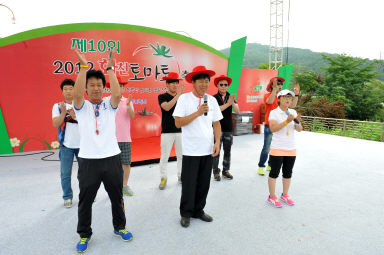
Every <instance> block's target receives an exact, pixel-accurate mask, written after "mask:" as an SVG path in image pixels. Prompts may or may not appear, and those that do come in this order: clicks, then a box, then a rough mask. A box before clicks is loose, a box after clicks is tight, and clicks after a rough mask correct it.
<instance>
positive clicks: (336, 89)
mask: <svg viewBox="0 0 384 255" xmlns="http://www.w3.org/2000/svg"><path fill="white" fill-rule="evenodd" d="M322 56H323V58H324V59H325V60H326V61H327V62H328V67H325V68H322V69H323V70H324V72H325V82H324V83H325V86H326V89H323V90H322V93H324V94H321V96H325V97H327V98H328V99H329V100H331V101H337V100H342V101H344V102H345V103H346V114H347V117H348V118H351V119H359V120H367V119H372V118H373V117H374V116H375V114H376V112H377V111H379V110H380V108H381V107H380V104H379V103H377V97H376V96H375V95H374V94H373V93H372V88H369V87H368V86H367V84H368V83H369V82H371V81H372V80H373V79H375V78H376V77H378V73H377V72H376V71H374V68H375V67H376V65H377V63H375V62H370V61H369V60H368V59H359V58H354V57H351V56H347V55H344V54H342V55H336V56H327V55H325V54H322Z"/></svg>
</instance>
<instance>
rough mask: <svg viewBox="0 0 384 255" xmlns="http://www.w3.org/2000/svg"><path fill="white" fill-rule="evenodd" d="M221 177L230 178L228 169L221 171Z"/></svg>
mask: <svg viewBox="0 0 384 255" xmlns="http://www.w3.org/2000/svg"><path fill="white" fill-rule="evenodd" d="M223 177H225V178H227V179H229V180H232V179H233V176H232V175H231V174H230V173H229V171H223Z"/></svg>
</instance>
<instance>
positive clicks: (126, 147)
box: [106, 75, 135, 196]
mask: <svg viewBox="0 0 384 255" xmlns="http://www.w3.org/2000/svg"><path fill="white" fill-rule="evenodd" d="M116 78H117V81H118V82H119V86H120V92H121V95H122V96H121V99H120V103H119V108H118V110H117V113H116V119H115V122H116V138H117V142H118V144H119V148H120V151H121V154H120V160H121V165H122V167H123V170H124V177H123V194H124V195H126V196H133V191H132V189H131V188H130V187H129V185H128V179H129V174H130V172H131V142H132V139H131V119H133V117H135V110H134V108H133V103H132V95H129V96H128V98H126V97H124V96H123V93H124V86H125V85H126V84H127V83H128V82H127V81H124V80H123V78H122V77H121V76H119V75H116ZM106 87H107V88H109V83H107V84H106Z"/></svg>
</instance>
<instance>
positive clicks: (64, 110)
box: [60, 102, 67, 113]
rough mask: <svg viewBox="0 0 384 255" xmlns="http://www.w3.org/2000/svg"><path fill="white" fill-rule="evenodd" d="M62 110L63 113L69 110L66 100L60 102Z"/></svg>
mask: <svg viewBox="0 0 384 255" xmlns="http://www.w3.org/2000/svg"><path fill="white" fill-rule="evenodd" d="M60 110H61V112H62V113H63V112H65V113H66V112H67V106H66V105H65V102H61V103H60Z"/></svg>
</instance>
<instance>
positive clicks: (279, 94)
mask: <svg viewBox="0 0 384 255" xmlns="http://www.w3.org/2000/svg"><path fill="white" fill-rule="evenodd" d="M288 94H289V95H291V96H293V97H295V93H293V92H292V91H290V90H288V89H283V90H281V91H280V92H279V93H277V98H279V97H280V96H285V95H288Z"/></svg>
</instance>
